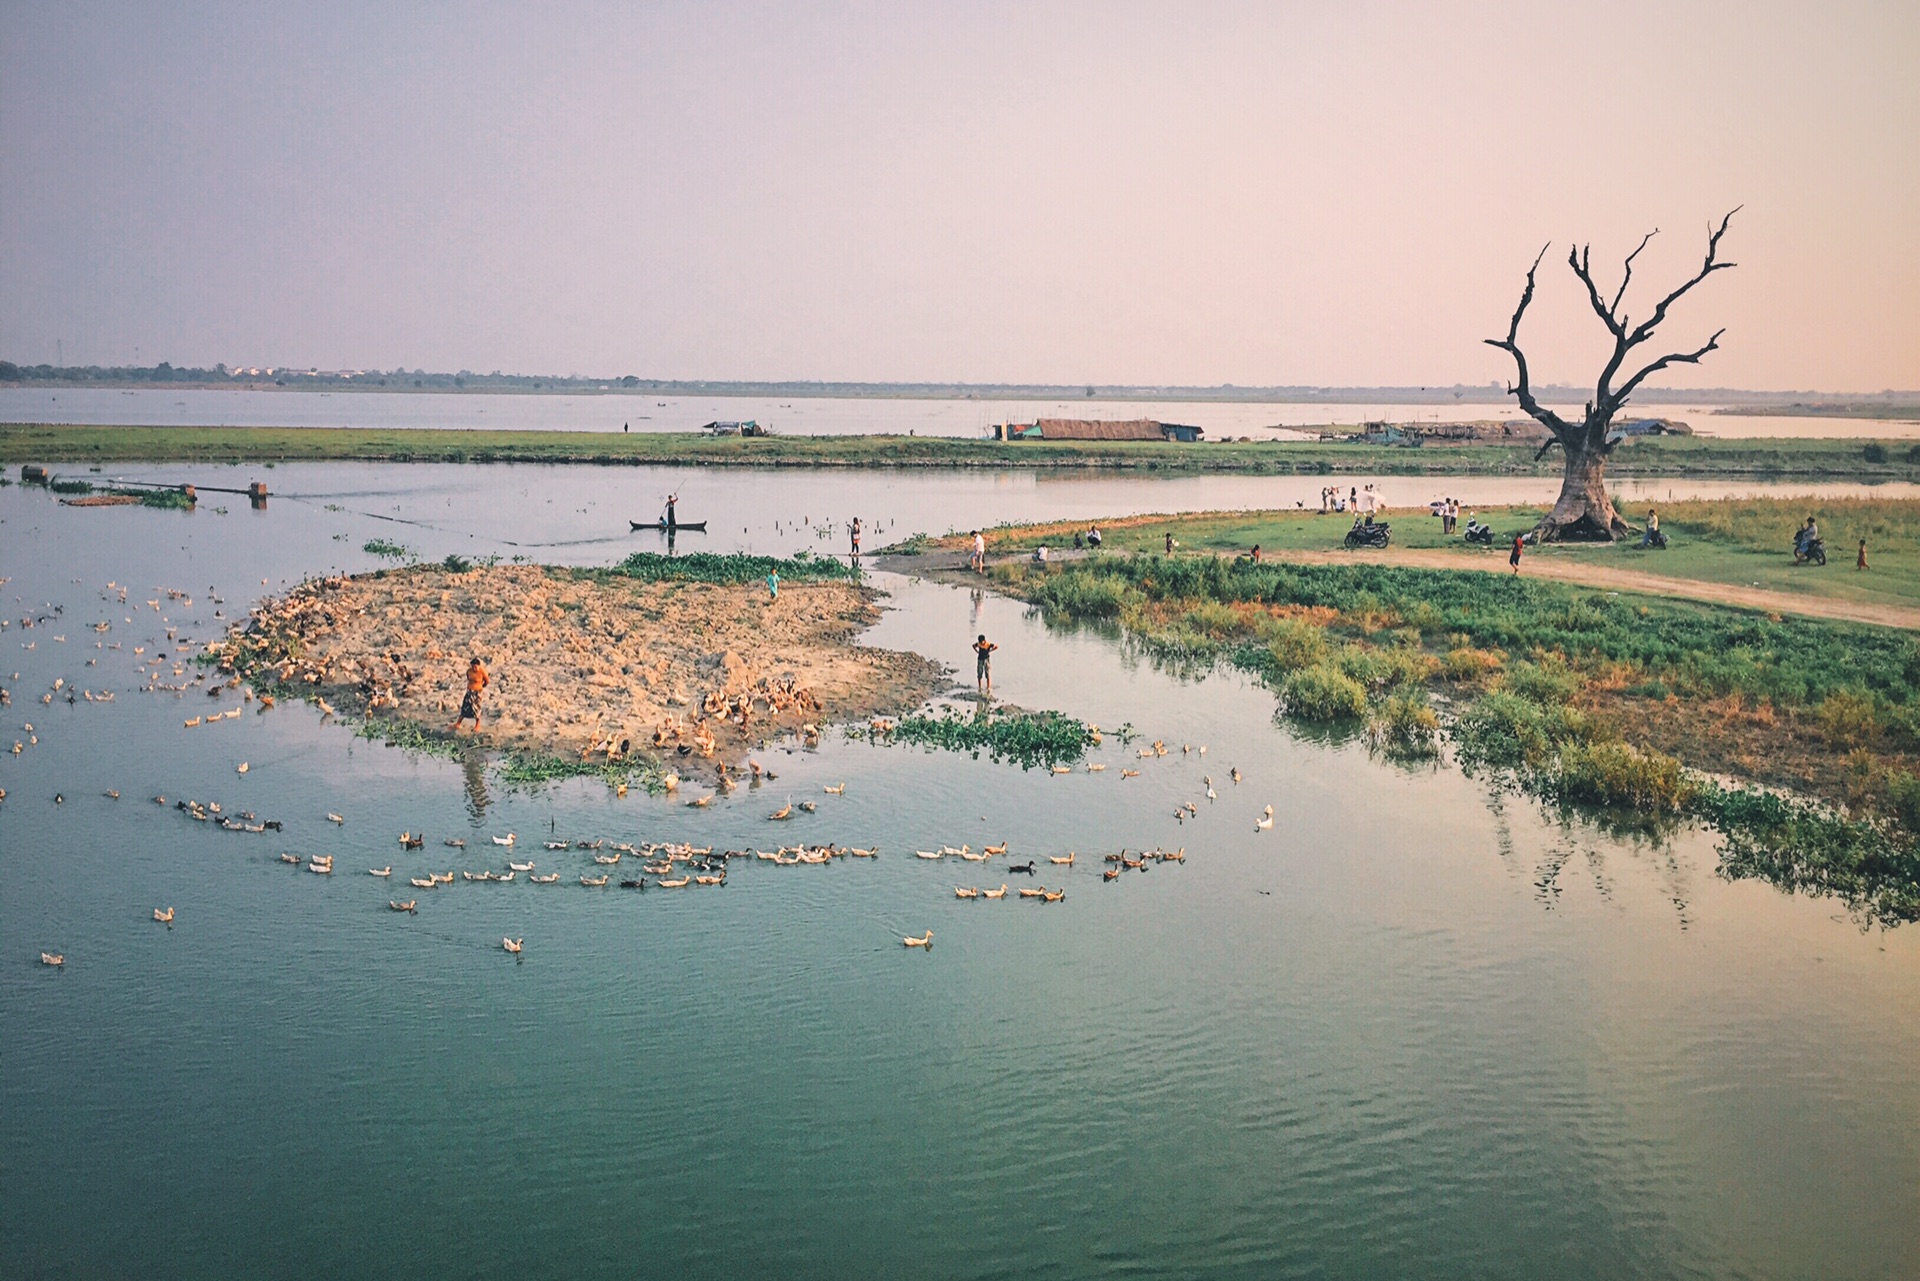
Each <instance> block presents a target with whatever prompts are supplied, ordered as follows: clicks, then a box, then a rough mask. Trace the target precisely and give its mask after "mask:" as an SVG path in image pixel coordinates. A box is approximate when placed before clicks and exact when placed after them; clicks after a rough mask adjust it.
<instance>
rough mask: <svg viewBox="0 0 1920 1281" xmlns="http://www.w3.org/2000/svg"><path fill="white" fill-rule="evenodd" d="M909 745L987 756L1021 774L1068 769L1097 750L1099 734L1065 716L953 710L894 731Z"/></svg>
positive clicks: (906, 721) (908, 721) (914, 719)
mask: <svg viewBox="0 0 1920 1281" xmlns="http://www.w3.org/2000/svg"><path fill="white" fill-rule="evenodd" d="M893 736H894V738H895V739H896V740H897V741H899V742H903V743H919V744H920V745H922V746H923V747H940V748H945V749H947V750H948V751H954V752H970V753H972V754H973V755H974V756H976V757H978V756H979V755H980V753H981V752H983V751H984V752H986V753H987V755H988V756H989V757H991V758H992V759H993V760H996V761H1009V762H1011V763H1013V764H1015V765H1018V766H1019V767H1020V768H1021V769H1032V768H1034V767H1035V766H1048V765H1065V764H1070V763H1072V762H1074V761H1077V760H1079V759H1080V758H1081V757H1083V756H1085V755H1086V752H1087V749H1088V748H1089V747H1092V746H1093V745H1094V741H1095V739H1094V732H1093V728H1092V727H1091V726H1089V725H1088V724H1086V723H1085V722H1084V721H1078V720H1075V719H1074V718H1073V717H1071V716H1064V715H1062V714H1061V713H1059V712H1020V711H999V710H997V709H995V708H993V707H986V706H983V707H982V708H981V709H980V710H979V711H978V712H976V713H974V714H973V715H971V716H968V715H962V714H961V713H959V712H955V711H952V710H949V711H947V712H945V713H943V714H942V715H939V716H907V717H903V718H901V720H900V723H899V724H898V725H897V726H895V728H894V731H893Z"/></svg>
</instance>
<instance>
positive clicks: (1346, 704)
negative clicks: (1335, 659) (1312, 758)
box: [1280, 663, 1367, 722]
mask: <svg viewBox="0 0 1920 1281" xmlns="http://www.w3.org/2000/svg"><path fill="white" fill-rule="evenodd" d="M1280 699H1281V702H1282V703H1283V704H1284V705H1285V707H1286V709H1287V715H1289V716H1292V717H1295V718H1296V719H1299V720H1303V721H1315V722H1327V721H1340V720H1350V719H1352V718H1353V717H1356V716H1360V715H1362V714H1364V713H1365V712H1366V710H1367V691H1366V690H1365V688H1363V687H1362V686H1361V684H1360V682H1359V681H1356V680H1354V679H1353V677H1351V676H1348V675H1347V674H1346V673H1344V672H1342V671H1340V670H1339V669H1338V668H1337V667H1334V666H1332V665H1331V664H1328V663H1317V664H1315V665H1314V666H1312V667H1302V668H1300V669H1299V670H1298V671H1295V672H1291V673H1289V674H1288V676H1287V678H1286V679H1285V680H1284V681H1282V682H1281V684H1280Z"/></svg>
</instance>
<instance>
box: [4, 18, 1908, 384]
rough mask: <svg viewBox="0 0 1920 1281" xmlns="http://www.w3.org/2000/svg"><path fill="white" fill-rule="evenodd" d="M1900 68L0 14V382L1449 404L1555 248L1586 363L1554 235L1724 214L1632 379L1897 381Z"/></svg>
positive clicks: (813, 21)
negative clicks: (1194, 392)
mask: <svg viewBox="0 0 1920 1281" xmlns="http://www.w3.org/2000/svg"><path fill="white" fill-rule="evenodd" d="M1916 67H1920V3H1915V2H1914V0H1884V2H1882V3H1865V4H1853V3H1832V2H1829V3H1822V4H1818V5H1815V4H1809V3H1802V2H1797V0H1796V2H1793V3H1775V2H1772V0H1747V2H1745V3H1714V4H1707V3H1684V2H1674V0H1667V2H1664V3H1648V4H1585V5H1574V4H1556V3H1550V2H1549V3H1543V2H1541V0H1532V2H1530V3H1515V4H1484V5H1480V4H1461V5H1445V4H1423V3H1413V2H1411V0H1408V2H1403V3H1385V2H1383V3H1365V2H1355V0H1346V2H1344V3H1325V4H1280V3H1272V4H1257V5H1247V6H1232V5H1204V4H1168V5H1163V6H1155V7H1133V6H1118V5H1111V4H1095V5H1087V6H1084V7H1081V6H1063V5H1047V4H1033V3H1019V4H1010V5H1006V6H996V5H987V4H977V3H959V4H954V3H943V4H928V5H924V6H907V5H899V6H878V5H874V6H860V5H847V6H807V5H796V4H769V5H764V6H727V5H718V4H698V5H684V6H681V5H639V4H611V3H609V4H603V5H590V4H578V5H568V4H558V3H542V4H527V3H524V2H519V3H511V4H503V5H498V6H493V5H485V4H444V5H426V4H417V5H409V4H403V3H393V2H391V0H389V2H383V3H378V4H368V5H364V6H363V5H353V4H340V3H328V4H324V5H301V6H291V5H290V6H286V7H285V8H280V9H276V8H274V7H273V6H268V5H264V4H247V5H232V6H222V5H206V4H195V3H167V4H154V3H139V4H61V3H21V2H18V0H6V2H5V3H3V4H0V356H3V357H5V358H9V359H14V360H30V361H42V360H53V359H54V358H55V357H56V353H57V352H58V351H60V350H62V349H63V350H64V354H65V356H66V358H67V360H68V361H69V362H75V363H78V362H100V363H106V362H115V363H118V362H133V361H136V360H137V361H138V362H140V363H145V364H151V363H153V362H155V361H158V360H161V359H166V360H171V361H173V362H174V363H175V364H210V363H212V362H215V361H226V362H228V363H229V364H235V363H247V364H252V363H266V362H272V363H283V362H284V363H293V364H299V365H303V366H304V365H318V366H320V367H321V368H341V367H369V366H378V367H380V368H392V367H394V366H396V365H399V366H405V367H408V368H412V367H415V366H419V367H424V368H428V369H458V368H463V367H464V368H471V369H476V370H482V371H485V370H492V369H504V370H509V371H520V372H544V373H556V374H564V373H570V372H581V373H591V374H603V375H604V374H622V373H637V374H641V375H645V376H654V377H688V378H852V379H966V380H973V381H1022V380H1036V381H1041V380H1044V381H1081V380H1085V381H1093V382H1102V383H1163V382H1183V383H1219V382H1233V383H1240V384H1260V383H1311V384H1335V383H1340V384H1373V383H1395V384H1419V383H1428V382H1443V383H1451V382H1453V381H1455V380H1462V381H1471V382H1479V381H1490V380H1493V379H1496V378H1503V377H1505V376H1506V374H1507V373H1508V365H1507V364H1506V363H1505V362H1506V358H1505V357H1504V356H1503V355H1502V354H1501V353H1499V352H1497V351H1494V350H1493V349H1491V348H1488V347H1483V346H1481V345H1480V342H1479V340H1480V339H1481V338H1483V337H1486V336H1489V335H1492V334H1496V333H1500V332H1502V331H1504V329H1505V327H1506V319H1507V316H1508V314H1509V313H1510V311H1511V310H1512V306H1513V302H1514V299H1515V296H1516V294H1517V292H1518V289H1519V286H1520V283H1521V278H1522V275H1523V273H1524V271H1525V268H1526V265H1527V263H1528V262H1529V261H1531V259H1532V257H1533V255H1534V253H1535V252H1537V251H1538V249H1539V247H1540V246H1541V244H1542V243H1544V242H1546V241H1548V240H1552V241H1553V242H1554V243H1555V245H1556V252H1555V253H1552V254H1549V258H1548V263H1547V265H1546V266H1545V267H1544V268H1543V273H1542V296H1541V298H1540V300H1539V301H1538V302H1537V304H1536V306H1535V311H1534V313H1533V315H1532V316H1530V318H1529V320H1530V325H1529V328H1528V329H1527V330H1525V331H1523V340H1529V339H1530V341H1529V342H1528V343H1527V345H1528V346H1529V349H1530V352H1531V355H1532V358H1533V361H1534V365H1535V370H1536V376H1537V377H1540V378H1543V379H1564V380H1568V381H1575V382H1585V381H1587V380H1589V379H1590V377H1591V376H1592V374H1593V373H1594V372H1595V371H1596V369H1597V361H1596V357H1595V354H1594V353H1595V350H1596V348H1597V346H1598V343H1599V339H1600V337H1601V336H1602V331H1601V330H1600V328H1599V325H1598V322H1597V321H1596V320H1595V319H1594V318H1593V317H1592V316H1591V314H1590V313H1588V312H1587V311H1586V310H1585V302H1584V297H1583V295H1582V294H1581V293H1580V292H1579V289H1578V286H1577V285H1576V283H1575V282H1574V281H1573V279H1572V277H1571V276H1570V274H1569V273H1568V272H1567V270H1566V266H1565V262H1564V255H1565V245H1566V243H1567V241H1568V239H1569V238H1579V239H1582V240H1590V241H1591V242H1592V243H1593V246H1594V252H1595V255H1596V257H1597V258H1601V259H1605V260H1606V261H1607V262H1608V264H1609V267H1608V270H1609V272H1612V271H1613V270H1615V269H1616V265H1617V262H1618V259H1619V258H1620V256H1621V255H1622V254H1624V253H1625V252H1626V251H1627V250H1628V249H1631V248H1632V246H1633V244H1634V242H1635V241H1636V240H1637V239H1638V237H1639V235H1640V233H1642V232H1643V231H1645V230H1647V229H1649V228H1652V227H1659V228H1661V229H1662V234H1661V235H1660V236H1659V237H1658V238H1657V239H1656V240H1655V241H1654V243H1653V246H1652V247H1651V248H1650V249H1649V250H1648V251H1647V253H1646V254H1645V255H1643V257H1642V259H1641V262H1640V264H1639V267H1638V270H1637V274H1638V276H1639V278H1641V279H1643V280H1645V281H1646V282H1647V283H1648V284H1656V283H1663V282H1670V281H1673V280H1674V279H1676V278H1677V275H1679V274H1683V273H1685V272H1687V271H1690V270H1691V269H1693V267H1695V266H1696V265H1697V262H1698V258H1699V255H1700V253H1701V251H1702V248H1703V245H1704V239H1705V231H1706V227H1707V224H1708V222H1709V220H1710V219H1713V218H1716V217H1717V216H1718V215H1719V214H1721V213H1723V212H1724V211H1726V210H1727V209H1729V208H1731V207H1733V206H1734V205H1737V204H1743V203H1744V205H1745V206H1746V208H1745V212H1743V213H1742V214H1740V215H1739V216H1738V217H1737V218H1736V219H1735V222H1734V227H1733V231H1732V232H1731V233H1730V235H1729V236H1728V239H1727V242H1726V246H1727V250H1728V256H1729V257H1731V258H1733V259H1734V260H1736V261H1737V262H1739V264H1740V266H1739V269H1738V270H1736V271H1733V272H1728V273H1722V274H1720V275H1718V276H1716V277H1715V278H1714V279H1713V280H1712V281H1711V282H1710V283H1709V284H1708V285H1706V286H1704V287H1702V289H1700V290H1699V291H1697V292H1696V295H1695V296H1694V298H1693V299H1691V300H1690V301H1689V302H1688V303H1687V304H1686V305H1684V306H1683V307H1682V308H1680V309H1679V310H1678V311H1677V312H1676V313H1675V315H1674V317H1673V320H1672V322H1671V324H1670V327H1669V332H1670V337H1671V340H1672V344H1673V345H1674V346H1676V347H1686V346H1693V345H1696V344H1697V343H1699V342H1701V341H1703V340H1704V338H1705V336H1706V335H1707V334H1709V333H1711V332H1712V331H1713V330H1714V329H1715V328H1717V327H1719V326H1720V325H1723V324H1724V325H1726V326H1727V327H1728V333H1727V335H1726V337H1725V338H1724V339H1723V340H1722V345H1723V350H1722V351H1721V352H1718V353H1716V354H1715V355H1713V356H1711V357H1709V359H1708V363H1707V364H1706V365H1705V366H1704V367H1703V368H1702V369H1701V370H1700V371H1699V372H1698V373H1692V374H1690V373H1687V372H1685V371H1682V372H1681V373H1679V374H1678V375H1677V376H1675V377H1673V378H1671V379H1669V384H1670V385H1714V386H1748V387H1756V388H1820V389H1827V390H1851V391H1874V390H1880V389H1882V388H1886V387H1902V388H1914V387H1920V73H1916V70H1915V68H1916ZM1629 310H1630V311H1631V310H1633V308H1632V307H1631V306H1630V307H1629ZM1641 310H1644V307H1643V308H1642V309H1641ZM62 345H63V347H62Z"/></svg>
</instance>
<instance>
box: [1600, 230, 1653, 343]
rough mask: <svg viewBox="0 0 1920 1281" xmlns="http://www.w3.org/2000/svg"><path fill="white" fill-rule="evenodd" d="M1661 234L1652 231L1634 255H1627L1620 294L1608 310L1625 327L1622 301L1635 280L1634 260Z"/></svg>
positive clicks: (1625, 320)
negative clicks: (1630, 282)
mask: <svg viewBox="0 0 1920 1281" xmlns="http://www.w3.org/2000/svg"><path fill="white" fill-rule="evenodd" d="M1659 234H1660V228H1658V227H1655V228H1654V229H1653V230H1652V231H1649V232H1648V233H1647V234H1646V235H1644V236H1642V237H1640V243H1639V244H1638V245H1636V246H1635V247H1634V250H1633V252H1632V253H1630V254H1628V255H1627V261H1626V269H1625V270H1624V271H1622V272H1621V273H1620V292H1618V293H1616V294H1615V295H1614V296H1613V305H1612V306H1611V307H1609V308H1608V309H1607V310H1609V311H1611V312H1612V313H1613V314H1614V315H1615V316H1617V317H1619V320H1620V323H1621V324H1623V325H1624V324H1626V323H1627V318H1626V317H1625V316H1621V315H1620V300H1621V299H1623V298H1625V297H1626V296H1627V282H1628V281H1630V280H1632V279H1633V260H1634V259H1635V258H1638V257H1639V256H1640V251H1641V250H1642V249H1645V248H1646V247H1647V242H1648V241H1649V240H1652V239H1653V238H1654V237H1655V236H1657V235H1659Z"/></svg>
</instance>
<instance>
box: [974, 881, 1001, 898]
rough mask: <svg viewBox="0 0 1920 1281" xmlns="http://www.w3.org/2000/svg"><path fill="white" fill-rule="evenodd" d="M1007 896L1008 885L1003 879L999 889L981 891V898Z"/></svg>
mask: <svg viewBox="0 0 1920 1281" xmlns="http://www.w3.org/2000/svg"><path fill="white" fill-rule="evenodd" d="M1006 896H1007V885H1006V882H1005V881H1002V882H1001V883H1000V888H999V889H997V890H982V891H980V897H981V898H1005V897H1006Z"/></svg>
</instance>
